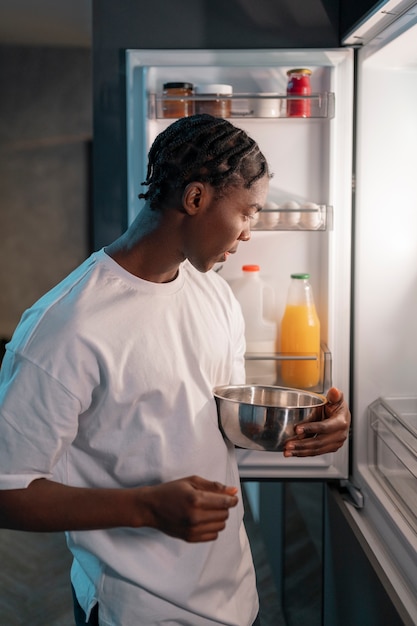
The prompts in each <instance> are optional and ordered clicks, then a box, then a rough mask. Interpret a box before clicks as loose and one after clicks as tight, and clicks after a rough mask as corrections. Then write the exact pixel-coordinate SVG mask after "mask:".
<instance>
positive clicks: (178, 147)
mask: <svg viewBox="0 0 417 626" xmlns="http://www.w3.org/2000/svg"><path fill="white" fill-rule="evenodd" d="M148 159H149V160H148V169H147V175H146V180H145V181H144V182H143V183H142V185H148V186H149V189H148V191H147V192H146V193H141V194H139V198H144V199H145V200H149V201H150V206H151V207H152V208H153V209H154V208H157V207H159V206H163V205H164V204H166V203H169V200H170V199H171V200H172V195H173V194H175V193H176V192H178V190H181V192H182V190H183V189H184V188H185V187H186V185H187V184H188V183H189V182H191V181H200V182H207V183H209V184H210V185H212V186H213V187H214V188H215V189H216V190H217V191H218V192H219V193H221V192H222V191H224V189H225V187H227V186H229V185H238V184H242V183H243V185H244V187H246V188H250V187H251V186H252V184H253V183H254V182H255V181H257V180H258V179H259V178H262V177H263V176H264V175H265V174H267V175H268V176H270V174H269V170H268V164H267V162H266V159H265V157H264V155H263V154H262V152H261V151H260V150H259V147H258V144H257V143H256V142H255V141H254V140H253V139H251V138H250V137H249V136H248V135H247V134H246V133H245V131H243V130H241V129H239V128H236V127H235V126H233V124H231V123H230V122H228V121H227V120H224V119H221V118H216V117H213V116H211V115H206V114H201V115H192V116H190V117H183V118H180V119H179V120H177V121H176V122H174V123H173V124H171V125H170V126H168V128H167V129H166V130H164V131H163V132H162V133H160V135H158V136H157V138H156V139H155V141H154V143H153V144H152V146H151V149H150V151H149V155H148Z"/></svg>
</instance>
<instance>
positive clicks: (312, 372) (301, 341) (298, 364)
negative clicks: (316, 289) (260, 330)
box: [279, 274, 321, 389]
mask: <svg viewBox="0 0 417 626" xmlns="http://www.w3.org/2000/svg"><path fill="white" fill-rule="evenodd" d="M309 279H310V275H309V274H291V282H290V287H289V290H288V298H287V304H286V307H285V310H284V315H283V317H282V320H281V326H280V337H279V344H280V345H279V349H280V351H281V352H282V353H284V354H285V353H289V354H290V355H292V356H293V357H299V358H298V359H297V358H292V359H291V358H289V359H284V360H282V363H281V380H282V383H283V384H284V385H286V386H287V387H295V388H297V389H308V388H309V387H315V386H316V385H317V384H318V383H319V380H320V371H321V366H320V320H319V318H318V316H317V312H316V307H315V305H314V298H313V290H312V288H311V285H310V281H309ZM303 357H304V358H303Z"/></svg>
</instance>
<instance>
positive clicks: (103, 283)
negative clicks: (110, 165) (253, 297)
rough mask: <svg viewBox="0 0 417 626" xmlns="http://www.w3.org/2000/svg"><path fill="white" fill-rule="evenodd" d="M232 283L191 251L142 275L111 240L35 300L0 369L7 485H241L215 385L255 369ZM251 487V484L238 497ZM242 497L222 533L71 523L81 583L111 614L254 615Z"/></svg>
mask: <svg viewBox="0 0 417 626" xmlns="http://www.w3.org/2000/svg"><path fill="white" fill-rule="evenodd" d="M243 336H244V333H243V319H242V315H241V312H240V308H239V305H238V304H237V301H236V300H235V298H234V296H233V295H232V292H231V290H230V289H229V287H228V285H227V283H226V282H225V281H224V280H223V279H222V278H221V277H219V276H218V275H217V274H216V273H215V272H212V271H211V272H208V273H206V274H202V273H200V272H198V271H197V270H195V268H193V267H192V266H191V264H189V263H188V262H185V263H183V264H182V265H181V267H180V271H179V275H178V277H177V278H176V279H175V280H174V281H172V282H170V283H163V284H160V283H151V282H148V281H145V280H141V279H139V278H137V277H135V276H133V275H131V274H130V273H129V272H127V271H125V270H124V269H123V268H121V267H120V266H119V265H118V264H117V263H115V262H114V261H113V260H112V259H111V258H110V257H108V256H107V255H106V254H105V252H104V250H101V251H100V252H98V253H95V254H93V255H92V256H91V257H90V258H89V259H87V260H86V261H85V262H84V263H83V264H82V265H81V266H80V267H79V268H78V269H76V270H75V271H74V272H73V273H72V274H70V276H69V277H67V278H66V279H65V280H64V281H62V282H61V283H60V284H59V285H57V287H55V288H54V289H52V290H51V291H50V292H49V293H47V294H46V295H45V296H44V297H43V298H41V299H40V300H39V301H38V302H37V303H35V305H34V306H33V307H32V308H31V309H29V310H28V311H26V313H25V314H24V315H23V317H22V320H21V322H20V324H19V326H18V328H17V329H16V332H15V334H14V336H13V339H12V341H11V343H10V344H9V345H8V349H7V352H6V356H5V358H4V361H3V367H2V373H1V378H0V489H14V488H24V487H26V486H27V485H28V484H29V483H30V482H32V480H34V479H36V478H40V477H46V478H50V479H53V480H57V481H59V482H62V483H64V484H68V485H72V486H80V487H120V488H123V487H134V486H140V485H151V484H155V483H159V482H166V481H170V480H174V479H177V478H181V477H184V476H188V475H191V474H198V475H200V476H202V477H204V478H206V479H208V480H214V481H219V482H222V483H224V484H227V485H235V486H237V487H239V476H238V470H237V464H236V459H235V453H234V449H233V446H231V445H230V444H229V443H227V442H225V441H224V439H223V437H222V435H221V433H220V430H219V428H218V423H217V413H216V405H215V401H214V399H213V396H212V389H213V387H214V386H216V385H219V384H229V383H240V382H243V381H244V349H245V348H244V339H243ZM240 495H241V494H240ZM242 519H243V508H242V505H241V497H240V498H239V505H238V506H237V507H235V508H233V509H231V510H230V516H229V519H228V520H227V523H226V529H225V530H224V531H222V532H221V533H220V535H219V538H218V539H217V540H216V541H213V542H208V543H198V544H190V543H187V542H185V541H182V540H180V539H174V538H172V537H169V536H167V535H165V534H163V533H162V532H159V531H157V530H154V529H151V528H139V529H133V528H117V529H110V530H95V531H88V532H87V531H83V532H68V533H67V540H68V545H69V548H70V549H71V551H72V553H73V555H74V563H73V567H72V573H71V577H72V582H73V584H74V587H75V589H76V593H77V597H78V599H79V602H80V604H81V606H82V607H83V608H84V610H85V611H86V613H87V614H89V611H90V610H91V608H92V607H93V606H94V604H95V603H96V602H97V601H98V602H99V607H100V624H105V625H108V626H133V625H135V626H136V625H139V624H140V625H144V626H145V625H146V626H151V625H153V624H155V625H156V624H163V625H164V626H170V625H172V626H173V625H174V624H175V625H178V624H181V625H183V626H186V625H187V626H210V625H214V624H217V625H218V624H224V625H226V624H227V625H228V626H249V625H250V624H252V622H253V621H254V619H255V617H256V614H257V610H258V600H257V594H256V584H255V573H254V568H253V564H252V558H251V555H250V549H249V544H248V540H247V536H246V532H245V530H244V526H243V521H242Z"/></svg>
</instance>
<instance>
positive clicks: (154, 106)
mask: <svg viewBox="0 0 417 626" xmlns="http://www.w3.org/2000/svg"><path fill="white" fill-rule="evenodd" d="M288 100H308V101H309V102H310V115H309V116H308V117H303V118H300V117H287V102H288ZM148 101H149V110H148V116H149V118H150V119H170V118H166V117H165V116H164V103H165V102H167V101H168V102H170V103H172V102H180V103H181V102H183V103H184V105H185V104H186V105H187V106H184V108H186V109H187V110H188V111H190V110H191V114H192V112H193V111H194V110H195V108H196V107H195V103H198V102H205V103H206V102H210V101H213V104H214V105H215V103H216V101H222V102H223V101H227V102H229V101H230V105H231V113H230V118H233V119H236V118H253V119H281V120H282V119H285V120H300V119H303V120H306V121H307V120H309V119H332V118H333V117H334V109H335V97H334V93H332V92H327V91H326V92H323V93H315V94H312V95H311V96H298V95H297V96H287V95H280V94H270V93H268V94H262V93H236V94H233V95H232V96H227V95H222V96H218V95H206V94H201V95H193V96H171V95H167V96H165V95H162V94H154V93H151V94H149V96H148ZM190 103H191V106H189V105H190ZM193 103H194V106H193ZM171 121H172V118H171Z"/></svg>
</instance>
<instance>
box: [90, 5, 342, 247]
mask: <svg viewBox="0 0 417 626" xmlns="http://www.w3.org/2000/svg"><path fill="white" fill-rule="evenodd" d="M338 42H339V14H338V2H336V1H335V0H256V2H254V0H227V1H226V2H225V1H224V0H175V1H171V2H170V1H169V0H153V1H152V2H149V1H148V0H117V2H115V1H114V0H94V1H93V85H94V170H93V175H94V210H95V227H94V230H95V241H94V247H95V248H99V247H100V246H102V245H104V244H106V243H109V242H110V241H111V240H112V239H114V238H115V237H116V236H118V235H119V234H120V233H121V232H122V231H123V230H124V228H125V227H126V144H125V141H126V138H125V117H124V108H125V95H124V89H125V83H124V80H125V77H124V50H125V49H127V48H145V49H146V48H149V49H157V48H165V49H180V48H186V49H188V48H191V49H192V48H214V49H231V48H279V47H295V48H300V47H336V46H338ZM140 182H141V181H138V183H140Z"/></svg>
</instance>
